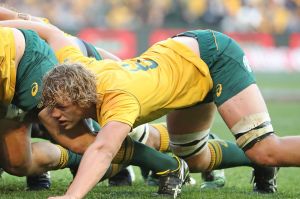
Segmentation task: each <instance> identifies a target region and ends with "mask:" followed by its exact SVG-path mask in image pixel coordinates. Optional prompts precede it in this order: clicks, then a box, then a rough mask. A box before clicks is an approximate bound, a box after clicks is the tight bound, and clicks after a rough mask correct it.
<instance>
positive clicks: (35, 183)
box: [26, 171, 51, 191]
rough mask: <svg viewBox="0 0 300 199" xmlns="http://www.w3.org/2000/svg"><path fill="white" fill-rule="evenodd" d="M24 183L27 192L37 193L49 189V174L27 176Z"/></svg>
mask: <svg viewBox="0 0 300 199" xmlns="http://www.w3.org/2000/svg"><path fill="white" fill-rule="evenodd" d="M26 183H27V188H26V190H28V191H37V190H45V189H50V187H51V180H50V172H49V171H48V172H45V173H42V174H41V175H36V176H27V177H26Z"/></svg>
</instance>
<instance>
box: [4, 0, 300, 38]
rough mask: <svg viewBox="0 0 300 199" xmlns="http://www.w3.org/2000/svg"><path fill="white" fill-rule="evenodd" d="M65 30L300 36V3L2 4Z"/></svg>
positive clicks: (19, 0)
mask: <svg viewBox="0 0 300 199" xmlns="http://www.w3.org/2000/svg"><path fill="white" fill-rule="evenodd" d="M1 2H2V3H5V4H6V5H7V6H9V7H13V8H15V9H16V10H21V11H25V12H29V13H32V14H35V15H39V16H45V17H47V18H49V19H50V21H51V22H52V23H54V24H56V25H58V26H62V27H64V29H67V30H75V31H76V30H78V29H80V28H83V27H107V28H127V29H132V30H137V29H141V28H144V27H187V28H195V29H196V28H206V27H208V28H214V29H217V30H221V31H237V32H244V31H246V32H252V31H253V32H265V33H275V34H283V33H290V32H300V0H6V1H5V0H1Z"/></svg>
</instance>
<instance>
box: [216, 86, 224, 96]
mask: <svg viewBox="0 0 300 199" xmlns="http://www.w3.org/2000/svg"><path fill="white" fill-rule="evenodd" d="M222 89H223V88H222V84H218V85H217V87H216V95H217V97H220V95H221V94H222Z"/></svg>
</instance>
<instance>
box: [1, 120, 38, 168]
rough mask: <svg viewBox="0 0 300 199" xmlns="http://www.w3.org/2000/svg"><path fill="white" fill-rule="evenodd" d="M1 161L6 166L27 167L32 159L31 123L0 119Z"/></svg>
mask: <svg viewBox="0 0 300 199" xmlns="http://www.w3.org/2000/svg"><path fill="white" fill-rule="evenodd" d="M0 126H1V129H0V162H1V165H2V166H3V167H4V168H5V167H8V168H10V167H15V168H17V167H19V168H26V166H28V164H30V161H31V158H32V156H31V141H30V131H29V130H30V124H28V123H22V122H18V121H14V120H9V119H0Z"/></svg>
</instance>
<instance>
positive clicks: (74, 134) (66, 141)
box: [38, 108, 95, 154]
mask: <svg viewBox="0 0 300 199" xmlns="http://www.w3.org/2000/svg"><path fill="white" fill-rule="evenodd" d="M38 117H39V120H40V122H41V123H42V124H43V125H44V126H45V127H46V129H47V131H48V132H49V134H50V135H51V137H52V138H53V139H54V140H55V141H56V142H57V143H58V144H60V145H62V146H64V147H66V148H68V149H70V150H72V151H73V152H75V153H80V154H83V153H84V151H85V150H86V149H87V147H88V146H89V145H90V144H92V143H93V142H94V140H95V135H93V134H92V133H91V132H90V129H89V128H88V127H87V125H86V124H85V122H84V121H83V120H82V121H80V122H78V123H77V124H76V125H75V126H74V127H73V128H72V129H70V130H65V129H63V128H62V127H60V126H59V124H58V122H57V121H56V120H55V119H54V118H53V117H51V115H50V112H49V109H48V108H44V109H43V110H42V111H40V112H39V114H38Z"/></svg>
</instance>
